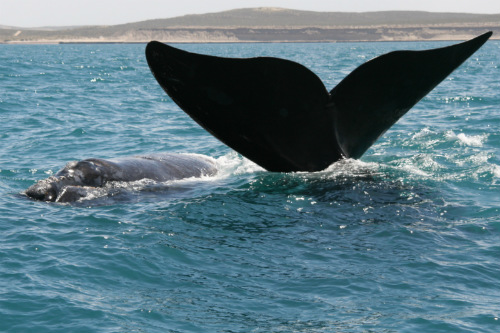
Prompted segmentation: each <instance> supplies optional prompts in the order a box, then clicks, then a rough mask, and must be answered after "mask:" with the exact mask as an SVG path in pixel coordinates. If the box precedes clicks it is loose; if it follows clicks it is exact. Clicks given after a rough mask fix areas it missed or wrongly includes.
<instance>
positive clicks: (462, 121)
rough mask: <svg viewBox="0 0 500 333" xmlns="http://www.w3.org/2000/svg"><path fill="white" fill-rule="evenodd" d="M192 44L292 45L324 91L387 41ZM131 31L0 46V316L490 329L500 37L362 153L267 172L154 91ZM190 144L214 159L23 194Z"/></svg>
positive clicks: (51, 321)
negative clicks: (51, 179)
mask: <svg viewBox="0 0 500 333" xmlns="http://www.w3.org/2000/svg"><path fill="white" fill-rule="evenodd" d="M450 44H453V42H420V43H344V44H215V45H214V44H210V45H205V44H197V45H179V47H181V48H183V49H186V50H190V51H195V52H199V53H205V54H213V55H220V56H231V57H255V56H276V57H282V58H287V59H291V60H294V61H297V62H300V63H302V64H304V65H306V66H307V67H309V68H310V69H311V70H312V71H314V72H315V73H316V74H317V75H318V76H320V77H321V79H322V80H323V81H324V82H325V85H326V87H327V89H328V90H330V89H331V88H332V87H333V86H334V85H335V84H337V83H338V82H339V81H340V80H341V79H342V78H343V77H345V76H346V75H347V74H348V73H349V72H351V71H352V70H353V69H354V68H356V67H357V66H359V65H360V64H362V63H363V62H365V61H367V60H368V59H370V58H373V57H375V56H377V55H380V54H382V53H386V52H389V51H392V50H397V49H427V48H434V47H440V46H444V45H450ZM144 47H145V45H139V44H135V45H0V117H1V118H0V120H1V124H0V139H1V142H0V143H1V144H0V331H1V332H148V333H154V332H172V333H173V332H499V331H500V319H499V317H500V192H499V190H500V151H499V149H500V133H499V128H500V69H499V67H500V42H498V41H490V42H488V43H487V44H486V45H485V46H484V47H483V48H481V49H480V50H479V51H478V52H477V53H476V54H474V55H473V56H472V57H471V58H470V59H469V60H468V61H467V62H466V63H464V65H462V66H461V67H460V68H459V69H458V70H456V71H455V72H454V73H452V74H451V75H450V76H449V77H448V78H447V79H446V80H445V81H444V82H442V83H441V84H440V85H439V86H438V87H436V88H435V89H434V90H433V91H432V92H431V93H430V94H429V95H428V96H426V97H425V98H424V99H423V100H422V101H421V102H420V103H418V104H417V105H416V106H415V107H414V108H413V109H412V110H411V111H410V112H409V113H408V114H407V115H405V116H404V117H403V118H402V119H401V120H400V121H399V122H398V123H397V124H396V125H395V126H394V127H393V128H392V129H391V130H389V131H388V132H387V133H386V134H385V135H384V136H383V137H382V138H381V139H380V140H379V141H378V142H377V143H376V144H375V145H374V146H373V147H372V148H371V149H370V150H369V151H367V153H366V154H365V155H364V156H363V157H362V158H361V159H360V160H358V161H355V160H346V161H341V162H338V163H335V164H333V165H332V166H331V167H329V168H328V169H327V170H325V171H323V172H317V173H270V172H266V171H264V170H262V169H261V168H259V167H258V166H256V165H255V164H253V163H251V162H249V161H248V160H245V159H243V158H242V157H241V156H239V155H238V154H236V153H235V152H233V151H232V150H231V149H229V148H228V147H226V146H225V145H223V144H222V143H220V142H219V141H217V140H216V139H215V138H213V137H211V136H210V135H209V134H208V133H207V132H206V131H204V130H203V129H201V128H200V127H199V126H198V125H197V124H196V123H194V121H192V120H191V119H190V118H189V117H188V116H187V115H185V114H184V113H183V112H182V111H181V110H180V109H179V108H178V107H177V106H176V105H175V104H174V103H173V102H172V101H171V100H170V99H169V98H168V96H167V95H166V94H165V93H164V92H163V91H162V90H161V88H160V87H159V85H158V84H157V83H156V81H155V79H154V78H153V76H152V75H151V74H150V71H149V69H148V67H147V64H146V60H145V57H144ZM155 152H190V153H197V154H204V155H207V156H211V157H213V158H214V159H216V161H217V164H218V167H219V170H220V171H219V173H218V175H217V176H215V177H207V178H203V179H189V180H184V181H177V182H169V183H165V184H154V183H151V182H135V183H132V184H115V186H114V187H113V188H108V189H106V190H103V192H102V193H101V194H100V195H96V196H94V197H92V198H87V199H86V200H83V201H81V202H78V203H76V204H72V205H70V204H55V203H45V202H36V201H32V200H30V199H28V198H27V197H26V196H24V195H23V194H22V192H23V191H24V190H25V189H26V188H27V187H28V186H30V185H32V184H33V183H34V182H35V181H37V180H39V179H42V178H46V177H48V176H49V175H51V174H53V173H55V172H56V171H57V170H58V169H59V168H61V167H63V166H64V165H65V164H66V163H67V162H69V161H72V160H77V159H83V158H89V157H100V158H112V157H119V156H128V155H133V154H147V153H155Z"/></svg>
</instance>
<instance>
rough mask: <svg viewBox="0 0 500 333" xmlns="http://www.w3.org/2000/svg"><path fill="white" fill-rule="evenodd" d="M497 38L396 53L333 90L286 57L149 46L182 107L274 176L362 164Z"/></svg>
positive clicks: (156, 70) (152, 62)
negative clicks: (345, 162)
mask: <svg viewBox="0 0 500 333" xmlns="http://www.w3.org/2000/svg"><path fill="white" fill-rule="evenodd" d="M491 34H492V33H491V32H488V33H485V34H483V35H481V36H479V37H476V38H474V39H472V40H469V41H467V42H463V43H460V44H456V45H452V46H448V47H443V48H438V49H432V50H425V51H395V52H391V53H387V54H385V55H382V56H379V57H377V58H374V59H372V60H370V61H368V62H366V63H364V64H363V65H361V66H360V67H358V68H357V69H355V70H354V71H353V72H352V73H351V74H349V75H348V76H347V77H346V78H344V79H343V80H342V81H341V82H340V83H339V84H338V85H337V86H336V87H335V88H334V89H333V90H332V91H331V92H330V93H329V92H328V91H327V89H326V88H325V86H324V85H323V83H322V82H321V80H320V79H319V78H318V76H316V74H314V73H313V72H312V71H310V70H309V69H307V68H306V67H304V66H302V65H300V64H298V63H296V62H293V61H289V60H285V59H279V58H270V57H258V58H246V59H237V58H222V57H216V56H208V55H201V54H195V53H191V52H187V51H183V50H179V49H177V48H174V47H171V46H169V45H166V44H163V43H160V42H156V41H152V42H150V43H149V44H148V45H147V47H146V58H147V61H148V64H149V67H150V69H151V71H152V73H153V75H154V77H155V78H156V80H157V81H158V83H159V84H160V86H161V87H162V88H163V89H164V90H165V92H166V93H167V94H168V95H169V96H170V97H171V98H172V100H174V102H176V103H177V104H178V105H179V107H180V108H181V109H182V110H184V111H185V112H186V113H187V114H188V115H190V116H191V117H192V118H193V119H194V120H195V121H196V122H197V123H198V124H200V125H201V126H202V127H203V128H205V129H206V130H207V131H208V132H210V133H211V134H212V135H214V136H215V137H217V138H218V139H219V140H221V141H222V142H224V143H225V144H226V145H228V146H229V147H231V148H233V149H234V150H236V151H238V152H239V153H241V154H242V155H243V156H245V157H247V158H248V159H250V160H252V161H254V162H255V163H257V164H259V165H260V166H262V167H263V168H265V169H267V170H269V171H279V172H288V171H320V170H323V169H325V168H326V167H328V166H329V165H330V164H332V163H333V162H335V161H337V160H339V159H342V158H344V157H347V158H359V157H361V155H363V153H364V152H365V151H366V150H367V149H368V148H369V147H370V146H371V145H372V144H373V143H374V142H375V141H376V140H377V139H378V138H379V137H380V136H381V135H382V134H383V133H384V132H385V131H387V130H388V129H389V128H390V127H391V126H392V125H393V124H394V123H395V122H396V121H397V120H398V119H399V118H401V117H402V116H403V115H404V114H405V113H406V112H407V111H408V110H409V109H410V108H411V107H412V106H414V105H415V104H416V103H417V102H418V101H419V100H420V99H422V98H423V97H424V96H425V95H426V94H427V93H429V91H431V90H432V89H433V88H434V87H435V86H436V85H438V84H439V83H440V82H441V81H442V80H444V79H445V78H446V77H447V76H448V75H449V74H450V73H451V72H452V71H453V70H455V69H456V68H457V67H458V66H460V64H462V63H463V62H464V61H465V60H466V59H467V58H468V57H470V56H471V55H472V54H473V53H474V52H475V51H477V50H478V49H479V48H480V47H481V46H482V45H483V44H484V43H485V42H486V41H487V40H488V38H489V37H490V36H491Z"/></svg>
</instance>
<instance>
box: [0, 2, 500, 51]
mask: <svg viewBox="0 0 500 333" xmlns="http://www.w3.org/2000/svg"><path fill="white" fill-rule="evenodd" d="M487 30H493V31H494V33H495V34H494V37H496V38H498V37H499V36H500V14H491V15H488V14H465V13H430V12H411V11H386V12H366V13H346V12H342V13H341V12H312V11H299V10H291V9H282V8H249V9H236V10H230V11H224V12H219V13H209V14H201V15H185V16H180V17H174V18H168V19H156V20H148V21H142V22H135V23H128V24H121V25H112V26H85V27H73V28H59V29H58V28H54V27H51V28H50V29H47V28H37V29H33V28H32V29H23V28H14V27H4V28H1V27H0V42H3V43H61V42H62V43H64V42H108V43H109V42H147V41H150V40H153V39H155V40H161V41H164V42H337V41H382V40H444V39H445V40H451V39H455V40H460V39H468V38H470V37H472V36H475V35H478V34H480V33H482V32H485V31H487Z"/></svg>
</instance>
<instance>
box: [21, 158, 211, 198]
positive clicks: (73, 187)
mask: <svg viewBox="0 0 500 333" xmlns="http://www.w3.org/2000/svg"><path fill="white" fill-rule="evenodd" d="M216 173H217V168H216V165H215V162H214V161H213V160H212V159H211V158H209V157H207V156H203V155H196V154H172V153H163V154H153V155H139V156H132V157H123V158H114V159H100V158H89V159H85V160H81V161H73V162H69V163H68V164H66V166H65V167H64V168H62V169H61V170H60V171H58V172H57V173H56V174H55V175H54V176H51V177H49V178H46V179H42V180H40V181H38V182H37V183H36V184H34V185H32V186H30V187H29V188H28V189H27V190H26V191H25V194H26V195H27V196H28V197H30V198H33V199H36V200H41V201H52V202H74V201H77V200H79V199H80V198H82V197H85V196H86V195H87V193H88V190H89V189H93V188H98V187H102V186H104V185H105V184H106V183H108V182H113V181H117V182H131V181H136V180H141V179H151V180H154V181H157V182H165V181H169V180H177V179H183V178H190V177H201V176H213V175H215V174H216Z"/></svg>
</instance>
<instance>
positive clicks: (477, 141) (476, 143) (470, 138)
mask: <svg viewBox="0 0 500 333" xmlns="http://www.w3.org/2000/svg"><path fill="white" fill-rule="evenodd" d="M445 136H446V138H447V139H448V140H456V141H458V143H459V144H460V145H463V146H470V147H482V146H483V143H484V141H486V139H487V138H488V135H487V134H481V135H467V134H465V133H459V134H455V132H453V131H448V132H446V134H445Z"/></svg>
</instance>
